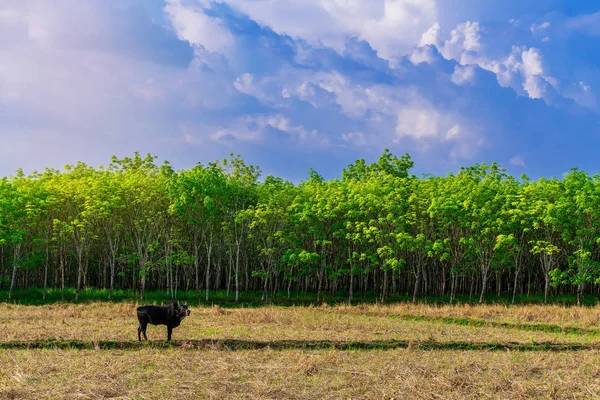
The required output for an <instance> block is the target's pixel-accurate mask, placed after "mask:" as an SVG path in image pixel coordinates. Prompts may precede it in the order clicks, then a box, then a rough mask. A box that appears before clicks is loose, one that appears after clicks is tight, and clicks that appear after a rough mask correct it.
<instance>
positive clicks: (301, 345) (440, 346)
mask: <svg viewBox="0 0 600 400" xmlns="http://www.w3.org/2000/svg"><path fill="white" fill-rule="evenodd" d="M148 348H153V349H156V348H158V349H163V348H164V349H167V348H181V349H187V350H222V351H243V350H260V349H273V350H328V349H329V350H341V351H350V350H362V351H372V350H393V349H414V350H431V351H433V350H447V351H452V350H454V351H477V350H479V351H481V350H484V351H507V350H514V351H581V350H600V344H583V343H556V342H540V343H518V342H460V341H449V342H440V341H435V340H426V341H408V340H374V341H347V342H343V341H333V340H272V341H259V340H240V339H202V340H176V341H171V342H166V341H143V342H139V341H135V340H131V341H111V340H100V341H82V340H62V339H43V340H35V341H7V342H0V349H4V350H7V349H23V350H24V349H73V350H93V349H96V350H141V349H148Z"/></svg>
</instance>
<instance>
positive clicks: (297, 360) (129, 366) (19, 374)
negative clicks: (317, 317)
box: [0, 348, 600, 399]
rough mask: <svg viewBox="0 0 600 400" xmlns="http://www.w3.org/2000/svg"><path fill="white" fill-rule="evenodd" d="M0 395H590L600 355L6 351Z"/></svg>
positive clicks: (597, 387) (596, 386)
mask: <svg viewBox="0 0 600 400" xmlns="http://www.w3.org/2000/svg"><path fill="white" fill-rule="evenodd" d="M0 365H2V366H3V368H2V369H0V398H18V399H26V398H36V399H46V398H55V399H75V398H77V399H94V398H122V399H130V398H131V399H133V398H138V399H172V398H177V399H191V398H202V399H205V398H208V399H225V398H229V399H349V398H352V399H391V398H394V399H440V398H443V399H444V398H445V399H494V398H498V399H524V398H531V399H589V398H596V397H598V396H599V395H600V381H599V379H598V377H599V376H600V353H599V352H597V351H582V352H544V351H539V352H520V351H429V350H415V349H395V350H375V351H356V350H354V351H338V350H331V349H326V350H320V351H306V350H286V351H277V350H271V349H261V350H247V351H234V352H232V351H226V350H221V349H216V350H214V349H206V350H203V351H187V350H184V349H180V348H148V349H144V350H136V351H125V350H77V351H72V350H4V351H0Z"/></svg>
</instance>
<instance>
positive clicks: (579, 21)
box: [567, 11, 600, 36]
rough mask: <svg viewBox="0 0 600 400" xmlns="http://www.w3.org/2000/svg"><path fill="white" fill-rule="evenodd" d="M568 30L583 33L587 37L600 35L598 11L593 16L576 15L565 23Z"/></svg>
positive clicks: (599, 12) (599, 14)
mask: <svg viewBox="0 0 600 400" xmlns="http://www.w3.org/2000/svg"><path fill="white" fill-rule="evenodd" d="M567 27H568V28H569V29H573V30H578V31H581V32H585V33H587V34H589V35H593V36H599V35H600V11H598V12H596V13H593V14H585V15H578V16H576V17H573V18H570V19H569V20H568V21H567Z"/></svg>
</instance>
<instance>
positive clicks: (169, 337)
mask: <svg viewBox="0 0 600 400" xmlns="http://www.w3.org/2000/svg"><path fill="white" fill-rule="evenodd" d="M172 333H173V327H172V326H170V325H169V326H167V340H168V341H171V334H172Z"/></svg>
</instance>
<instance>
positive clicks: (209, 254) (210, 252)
mask: <svg viewBox="0 0 600 400" xmlns="http://www.w3.org/2000/svg"><path fill="white" fill-rule="evenodd" d="M212 240H213V233H212V231H211V232H210V239H209V241H208V255H207V257H208V261H207V262H206V298H205V300H206V301H208V289H209V288H210V285H209V284H210V260H211V255H212Z"/></svg>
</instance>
